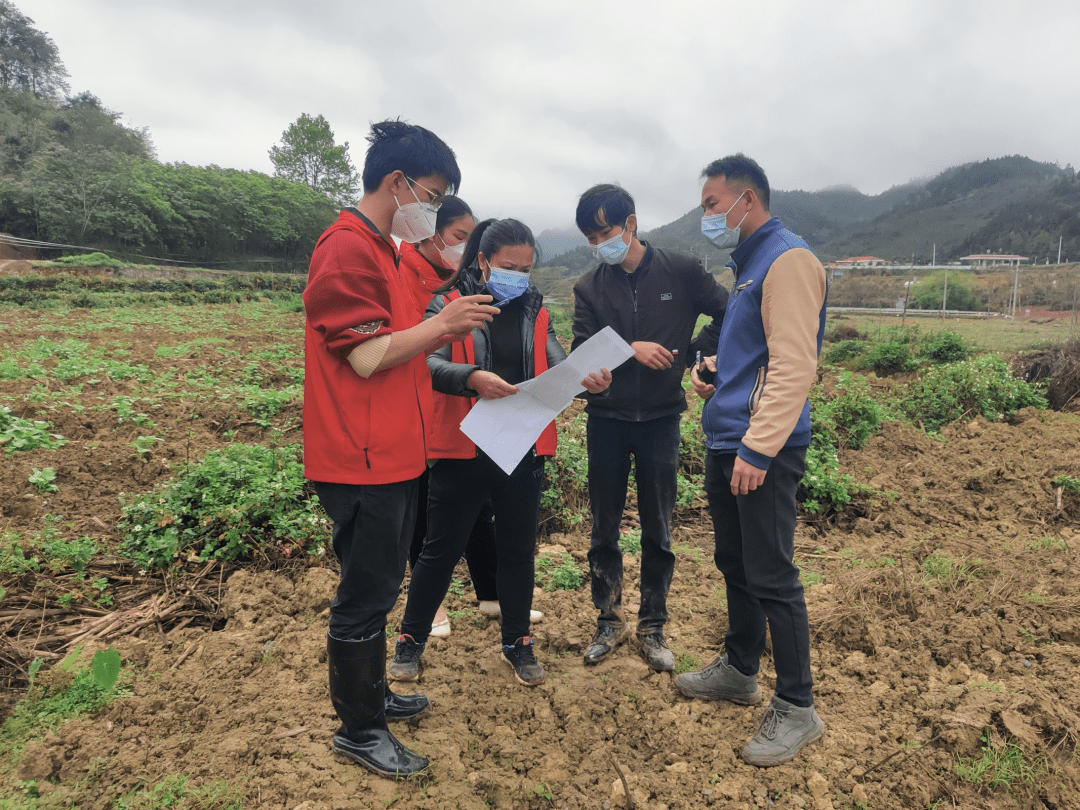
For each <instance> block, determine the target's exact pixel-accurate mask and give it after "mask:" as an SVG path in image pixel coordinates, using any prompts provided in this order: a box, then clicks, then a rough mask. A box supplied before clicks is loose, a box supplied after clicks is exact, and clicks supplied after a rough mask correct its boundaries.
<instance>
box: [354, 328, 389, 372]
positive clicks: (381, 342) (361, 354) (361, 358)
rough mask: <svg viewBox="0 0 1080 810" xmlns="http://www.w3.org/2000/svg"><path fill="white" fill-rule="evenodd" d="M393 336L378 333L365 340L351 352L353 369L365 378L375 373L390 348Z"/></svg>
mask: <svg viewBox="0 0 1080 810" xmlns="http://www.w3.org/2000/svg"><path fill="white" fill-rule="evenodd" d="M391 337H392V336H391V335H378V336H377V337H373V338H371V339H370V340H365V341H364V342H363V343H361V344H360V345H359V346H357V347H356V348H354V349H353V350H352V351H351V352H349V365H350V366H352V368H353V371H355V372H356V373H357V374H359V375H360V376H361V377H363V378H364V379H365V380H366V379H367V378H368V377H370V376H371V375H372V374H374V373H375V369H376V368H378V367H379V363H381V362H382V359H383V355H385V354H386V350H387V349H389V348H390V339H391Z"/></svg>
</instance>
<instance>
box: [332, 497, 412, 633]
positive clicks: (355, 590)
mask: <svg viewBox="0 0 1080 810" xmlns="http://www.w3.org/2000/svg"><path fill="white" fill-rule="evenodd" d="M312 484H313V486H314V487H315V492H316V493H317V494H318V496H319V502H320V503H321V504H322V507H323V509H325V510H326V514H327V515H329V516H330V519H331V520H332V521H334V534H333V543H334V554H336V555H337V558H338V562H339V563H340V564H341V582H340V583H339V584H338V589H337V594H336V595H335V597H334V601H333V603H332V604H331V605H330V635H331V636H333V637H334V638H336V639H339V640H341V641H359V640H362V639H367V638H371V637H372V636H375V635H378V634H379V633H382V632H383V631H384V628H385V627H386V614H387V613H389V612H390V610H391V608H393V607H394V602H396V601H397V596H398V590H399V589H400V588H401V580H402V579H403V578H404V577H405V563H406V561H407V560H408V559H409V542H410V540H411V539H412V533H413V522H414V521H415V520H416V488H417V480H416V479H415V478H414V479H412V480H411V481H401V482H399V483H395V484H365V485H362V486H360V485H355V484H328V483H323V482H319V481H313V482H312ZM429 626H430V624H429Z"/></svg>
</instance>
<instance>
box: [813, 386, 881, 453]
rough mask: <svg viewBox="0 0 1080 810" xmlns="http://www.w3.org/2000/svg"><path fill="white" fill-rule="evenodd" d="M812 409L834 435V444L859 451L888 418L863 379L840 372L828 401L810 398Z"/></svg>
mask: <svg viewBox="0 0 1080 810" xmlns="http://www.w3.org/2000/svg"><path fill="white" fill-rule="evenodd" d="M813 407H814V408H817V409H819V410H820V411H822V412H821V413H820V414H819V417H822V418H824V417H828V418H829V419H830V420H831V422H832V429H833V431H834V432H835V434H836V439H837V444H838V445H839V446H841V447H850V448H851V449H852V450H861V449H862V448H863V446H864V445H865V444H866V440H867V439H869V438H870V434H872V433H873V432H874V431H875V430H877V429H878V428H879V427H881V423H882V422H883V421H884V420H885V419H886V418H887V417H888V409H887V408H886V406H884V405H882V404H881V403H880V402H878V401H877V399H876V398H875V397H874V394H873V392H872V391H871V390H870V386H869V385H867V382H866V378H865V377H863V376H861V375H855V374H852V373H851V372H850V371H844V372H841V373H840V375H839V376H838V377H837V381H836V387H835V389H834V390H833V394H832V398H831V399H828V400H826V399H823V398H820V397H816V398H814V401H813Z"/></svg>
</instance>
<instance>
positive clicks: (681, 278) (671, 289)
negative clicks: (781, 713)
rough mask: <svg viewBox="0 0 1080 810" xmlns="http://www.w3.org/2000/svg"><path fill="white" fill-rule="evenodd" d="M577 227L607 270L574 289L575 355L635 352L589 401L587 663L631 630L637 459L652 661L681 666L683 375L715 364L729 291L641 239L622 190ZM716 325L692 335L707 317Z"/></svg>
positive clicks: (642, 615)
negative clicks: (626, 542)
mask: <svg viewBox="0 0 1080 810" xmlns="http://www.w3.org/2000/svg"><path fill="white" fill-rule="evenodd" d="M577 225H578V228H580V229H581V232H582V233H583V234H584V235H585V237H586V238H587V239H588V240H589V244H590V245H592V246H593V251H594V252H595V253H596V255H597V258H598V259H599V260H600V262H601V264H600V266H599V267H597V268H596V269H595V270H592V271H590V272H589V273H586V274H585V275H584V276H582V278H581V279H580V280H579V281H578V283H577V284H576V285H575V286H574V341H573V348H575V349H576V348H577V347H578V346H579V345H580V344H581V343H583V342H584V341H586V340H587V339H589V338H590V337H592V336H593V335H594V334H596V333H597V332H599V331H600V330H601V329H603V328H604V327H605V326H610V327H611V328H612V329H614V330H615V331H616V332H617V333H618V334H619V335H620V336H621V337H622V338H623V339H624V340H625V341H626V342H627V343H629V344H630V346H631V347H632V348H633V349H634V359H633V361H631V362H629V363H624V364H623V365H621V366H619V367H618V368H616V369H615V370H614V371H613V372H612V378H613V379H612V383H611V387H610V388H609V389H608V391H607V393H606V394H603V395H597V396H588V397H587V399H588V405H587V406H586V408H585V410H586V413H588V415H589V421H588V427H587V444H588V454H589V500H590V502H591V507H592V518H593V526H592V539H591V547H590V549H589V569H590V574H591V581H592V596H593V604H594V605H595V606H596V608H597V609H598V610H599V611H600V617H599V622H598V625H597V629H596V634H595V635H594V636H593V639H592V642H591V643H590V644H589V647H588V649H586V650H585V663H586V664H595V663H597V662H598V661H601V660H603V659H604V658H606V657H607V656H608V654H609V653H610V652H611V651H612V650H613V649H614V648H615V647H616V646H617V645H618V644H620V643H621V642H622V641H623V640H624V639H625V638H626V637H627V636H628V635H629V632H630V628H629V626H628V624H627V622H626V618H625V615H624V613H623V607H622V575H623V561H622V551H621V549H620V548H619V525H620V523H621V522H622V513H623V508H624V507H625V505H626V487H627V481H628V477H629V474H630V456H631V455H633V457H634V477H635V478H636V480H637V500H638V514H639V517H640V519H641V605H640V607H639V609H638V622H637V634H638V639H639V640H640V643H641V654H642V656H643V657H644V659H645V661H646V663H648V664H649V666H650V667H652V668H653V669H655V670H658V671H666V670H671V669H673V668H674V664H675V662H674V656H673V655H672V654H671V650H670V649H668V646H667V642H666V641H665V639H664V625H665V624H666V623H667V618H668V613H667V592H668V588H669V587H670V586H671V576H672V573H673V571H674V570H675V555H674V554H673V553H672V551H671V534H670V532H669V530H668V524H669V522H670V520H671V512H672V509H674V507H675V490H676V480H677V473H678V465H679V419H680V414H682V412H683V411H685V410H686V395H685V394H684V392H683V387H682V377H683V373H684V372H685V371H686V368H687V367H688V366H689V365H691V364H692V363H693V361H694V355H695V352H696V350H697V349H701V351H702V353H703V354H707V355H713V354H715V352H716V345H717V343H718V340H719V337H720V323H721V321H722V320H723V317H724V309H725V307H726V306H727V292H726V291H725V290H724V289H723V288H722V287H721V286H720V285H719V284H718V283H717V281H716V279H715V278H713V277H712V276H711V275H709V274H708V273H707V272H706V271H705V269H704V268H703V267H702V266H701V263H700V262H698V261H697V259H694V258H692V257H690V256H686V255H683V254H681V253H675V252H672V251H667V250H662V249H660V248H654V247H652V246H650V245H649V244H648V243H646V242H642V241H640V240H639V239H638V238H637V215H636V214H635V212H634V199H633V197H631V196H630V195H629V194H628V193H627V192H626V191H624V190H623V189H621V188H619V187H618V186H614V185H606V184H605V185H599V186H594V187H593V188H590V189H589V190H588V191H586V192H585V193H584V194H582V195H581V199H580V200H579V201H578V207H577ZM701 314H706V315H709V316H711V317H712V319H713V320H712V323H711V324H709V325H707V326H705V327H704V328H703V329H702V330H701V333H700V334H699V335H698V336H697V338H694V339H693V340H691V339H692V338H693V330H694V325H695V324H696V323H697V319H698V316H699V315H701Z"/></svg>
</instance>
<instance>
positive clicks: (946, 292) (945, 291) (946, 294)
mask: <svg viewBox="0 0 1080 810" xmlns="http://www.w3.org/2000/svg"><path fill="white" fill-rule="evenodd" d="M948 297H949V268H948V267H946V268H945V287H944V289H943V290H942V291H941V322H942V323H945V299H946V298H948Z"/></svg>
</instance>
